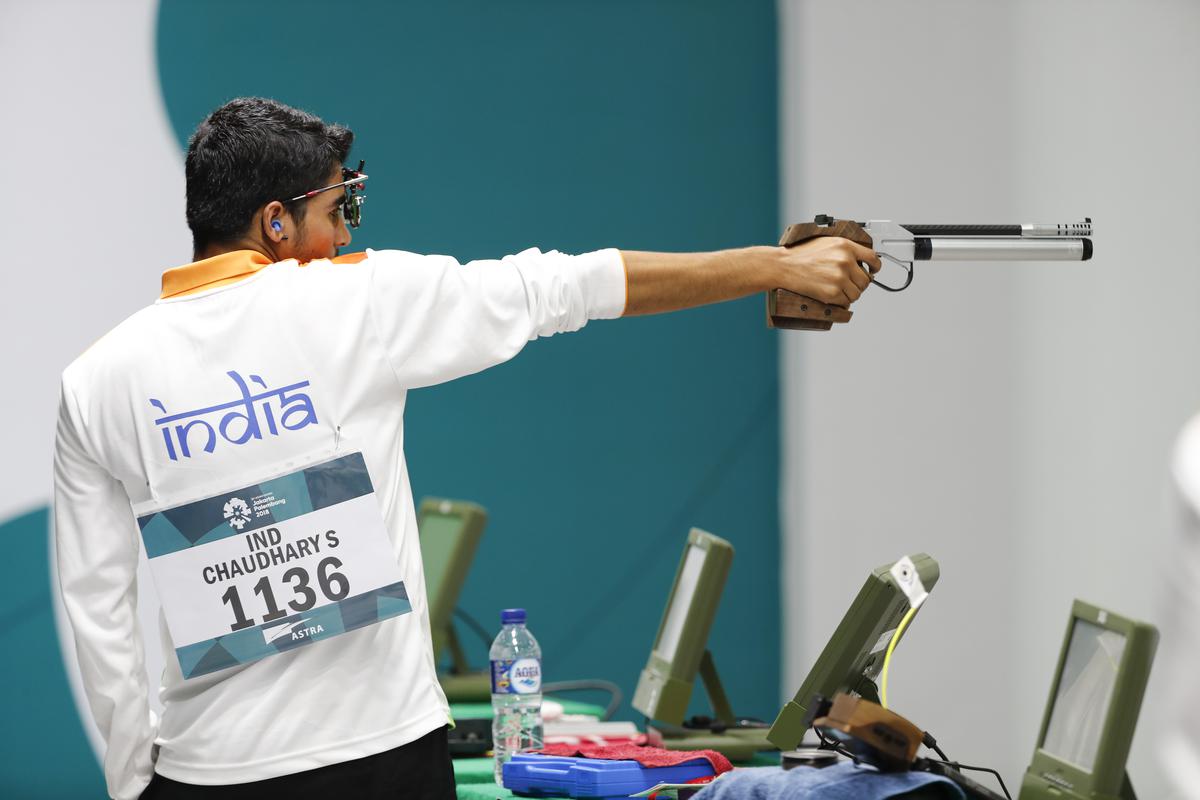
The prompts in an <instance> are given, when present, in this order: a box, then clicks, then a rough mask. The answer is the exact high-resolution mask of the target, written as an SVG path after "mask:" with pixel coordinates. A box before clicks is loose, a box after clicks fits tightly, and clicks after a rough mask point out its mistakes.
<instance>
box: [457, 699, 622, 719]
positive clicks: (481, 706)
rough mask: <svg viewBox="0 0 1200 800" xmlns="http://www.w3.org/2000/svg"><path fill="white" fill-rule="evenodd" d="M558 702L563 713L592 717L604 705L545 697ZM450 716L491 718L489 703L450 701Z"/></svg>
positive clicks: (597, 714) (601, 709)
mask: <svg viewBox="0 0 1200 800" xmlns="http://www.w3.org/2000/svg"><path fill="white" fill-rule="evenodd" d="M546 699H548V700H553V701H554V702H556V703H559V704H560V705H562V707H563V713H564V714H591V715H592V716H593V717H602V716H604V706H597V705H593V704H592V703H580V702H578V701H576V700H564V699H562V698H561V697H552V698H546ZM450 716H452V717H454V718H455V719H491V718H492V704H491V703H451V704H450Z"/></svg>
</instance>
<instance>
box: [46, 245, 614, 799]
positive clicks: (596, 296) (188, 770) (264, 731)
mask: <svg viewBox="0 0 1200 800" xmlns="http://www.w3.org/2000/svg"><path fill="white" fill-rule="evenodd" d="M202 263H203V262H202ZM193 266H194V265H193ZM203 282H204V281H201V283H203ZM625 288H626V287H625V272H624V265H623V263H622V261H621V257H620V254H619V253H618V252H617V251H615V250H602V251H597V252H594V253H588V254H584V255H580V256H568V255H564V254H561V253H557V252H550V253H541V252H539V251H537V250H527V251H525V252H523V253H520V254H518V255H515V256H509V257H506V258H504V259H503V260H501V261H477V262H472V263H469V264H466V265H460V264H459V263H458V262H456V261H455V260H454V259H452V258H449V257H444V256H421V255H416V254H412V253H405V252H400V251H368V252H367V255H366V257H365V259H363V260H361V261H360V262H358V263H353V264H346V263H331V262H328V261H316V262H312V263H310V264H307V265H303V266H301V265H298V264H297V263H296V262H294V261H284V262H280V263H277V264H271V265H269V266H265V267H262V268H261V269H259V270H258V271H256V272H253V273H252V274H250V275H248V276H247V277H245V278H243V279H242V280H238V281H237V282H234V283H226V284H224V285H219V284H218V285H216V287H215V288H210V289H208V290H202V291H199V292H198V293H193V294H185V295H182V296H177V297H170V298H166V299H160V300H159V301H158V302H156V303H154V304H153V305H152V306H149V307H147V308H145V309H143V310H141V311H139V312H138V313H136V314H134V315H133V316H132V317H130V318H129V319H127V320H125V321H124V322H123V323H121V324H120V325H118V326H117V327H116V328H115V329H113V330H112V331H111V332H110V333H108V334H107V335H106V336H105V337H104V338H102V339H101V340H100V341H99V342H97V343H96V344H95V345H93V346H92V347H91V348H90V349H89V350H88V351H87V352H86V353H84V354H83V355H82V356H80V357H79V358H78V359H77V360H76V361H75V362H74V363H72V364H71V365H70V366H69V367H68V368H67V369H66V370H65V371H64V373H63V380H62V396H61V402H60V409H59V421H58V440H57V445H56V451H55V462H54V472H55V510H54V514H55V517H54V519H55V531H56V533H55V535H56V546H57V548H58V566H59V574H60V580H61V584H62V592H63V600H64V603H65V606H66V609H67V613H68V616H69V618H70V620H71V622H72V625H73V627H74V630H75V639H76V646H77V650H78V657H79V661H80V666H81V671H82V676H83V681H84V686H85V689H86V692H87V696H88V700H89V702H90V704H91V708H92V712H93V714H94V715H95V718H96V722H97V724H98V726H99V728H100V732H101V734H102V735H103V737H104V740H105V742H106V743H107V750H106V753H105V756H104V773H105V777H106V779H107V781H108V789H109V792H110V793H111V794H112V795H113V796H114V797H116V798H118V799H119V800H124V799H125V798H135V797H137V796H138V795H139V794H140V793H141V791H142V790H143V789H144V788H145V786H146V784H147V783H148V782H149V780H150V777H151V774H152V772H153V771H154V770H156V769H157V771H158V772H159V773H161V774H162V775H164V776H166V777H168V778H172V779H175V780H179V781H184V782H187V783H195V784H208V785H212V784H225V783H243V782H248V781H255V780H261V779H264V778H271V777H276V776H279V775H283V774H288V773H293V772H297V771H301V770H307V769H313V768H316V767H321V766H325V765H328V764H333V763H338V762H341V761H346V760H349V759H354V758H361V757H363V756H367V755H371V754H374V753H378V752H382V751H384V750H387V749H390V748H393V747H398V746H400V745H403V744H406V743H408V742H410V741H413V740H415V739H417V738H419V737H421V736H423V735H425V734H426V733H428V732H430V731H432V730H434V729H436V728H438V727H441V726H443V725H445V724H447V722H448V718H449V717H448V706H447V703H446V699H445V697H444V695H443V694H442V691H441V688H440V687H439V685H438V682H437V676H436V673H435V667H434V663H433V652H432V645H431V638H430V631H429V620H428V610H427V605H426V597H425V583H424V577H423V575H422V568H421V554H420V551H419V547H418V540H417V527H416V515H415V512H414V507H413V498H412V490H411V488H410V486H409V480H408V471H407V465H406V462H405V458H404V453H403V427H402V422H403V412H404V404H405V396H406V392H407V390H408V389H411V388H416V387H420V386H428V385H431V384H436V383H439V382H443V381H448V380H451V379H454V378H457V377H460V376H463V375H467V374H470V373H473V372H477V371H479V370H482V369H485V368H487V367H489V366H492V365H495V364H499V363H501V362H503V361H506V360H507V359H509V358H511V357H512V356H514V355H515V354H516V353H517V352H518V351H520V349H521V348H522V347H523V346H524V344H525V342H526V341H529V340H531V339H534V338H537V337H538V336H549V335H551V334H554V333H558V332H563V331H571V330H576V329H578V328H580V327H582V326H583V325H584V324H585V323H586V322H587V320H589V319H602V318H613V317H617V316H620V315H621V314H622V313H623V311H624V304H625ZM230 371H233V372H237V373H238V374H239V375H240V376H242V377H243V378H244V379H249V378H247V376H255V377H257V378H258V379H259V381H258V383H256V384H255V385H256V387H257V386H258V385H259V384H260V383H261V384H262V385H265V386H269V387H272V388H276V387H281V386H286V385H288V384H294V383H297V382H299V381H309V382H310V385H309V386H308V387H307V388H306V389H305V391H307V392H308V393H309V394H310V396H311V398H312V402H313V405H314V407H315V412H316V419H317V421H316V423H315V424H309V425H306V426H304V427H301V428H299V429H296V430H288V429H286V428H285V427H280V428H278V431H279V432H278V434H277V435H274V434H270V433H264V434H263V435H262V438H261V439H255V438H251V439H249V441H247V442H245V443H243V444H236V443H232V442H231V441H230V439H231V438H232V439H236V438H237V436H234V435H233V434H232V432H231V435H230V438H226V437H224V436H218V437H217V438H216V440H215V442H213V443H212V447H211V451H210V450H209V449H206V447H205V445H206V444H208V441H207V439H206V436H204V435H202V434H203V431H200V432H196V431H193V432H192V435H190V437H189V443H190V448H189V453H188V454H187V455H185V454H183V453H182V452H180V450H179V444H178V440H176V441H175V450H176V451H175V452H174V453H173V455H174V457H172V453H170V452H169V451H168V447H167V444H166V442H167V439H166V437H164V435H163V430H162V429H161V428H160V427H158V426H156V423H155V420H156V419H160V418H162V417H163V416H164V409H165V410H166V412H167V413H180V412H183V411H186V410H189V409H201V408H209V407H212V406H216V405H220V404H221V403H227V402H229V401H230V400H231V399H236V398H237V391H236V386H235V383H234V382H233V380H231V377H230V376H229V374H228V373H229V372H230ZM151 401H156V403H157V405H155V404H152V402H151ZM168 433H169V432H168ZM351 449H353V450H361V451H362V453H363V455H364V457H365V460H366V464H367V467H368V469H369V471H370V473H371V476H372V478H373V481H374V485H375V491H376V495H377V497H378V499H379V502H380V505H381V511H382V514H383V518H384V521H385V524H386V527H387V530H388V535H389V537H390V538H391V543H392V547H393V550H394V553H395V556H396V559H397V563H398V564H399V567H400V569H401V571H402V573H403V575H404V581H405V584H406V586H407V589H408V594H409V598H410V601H411V603H412V606H413V612H412V613H410V614H405V615H403V616H399V617H394V618H392V619H388V620H385V621H383V622H381V623H378V624H374V625H370V626H368V627H365V628H362V629H359V630H355V631H352V632H349V633H346V634H343V635H340V636H337V637H334V638H331V639H329V640H326V641H320V642H315V643H313V644H312V645H309V646H306V647H302V648H298V649H296V650H294V651H291V652H287V653H282V654H279V655H274V656H270V657H268V658H265V659H262V660H260V661H256V662H254V663H251V664H246V665H242V666H238V667H232V668H229V669H225V670H221V671H218V672H214V673H212V674H209V675H204V676H200V677H197V678H193V679H190V680H184V679H183V678H182V675H181V672H180V669H179V664H178V662H177V660H176V659H175V657H174V644H173V643H172V642H171V640H170V636H169V633H168V631H167V628H166V624H165V621H164V620H163V618H162V616H161V615H160V625H159V627H160V635H161V636H162V640H163V652H164V654H165V656H166V661H167V666H166V669H165V670H164V674H163V677H162V686H161V689H160V692H161V699H162V702H163V714H162V720H161V722H160V721H157V720H155V719H154V718H153V716H152V714H151V712H150V709H149V705H148V698H147V686H146V682H145V680H144V678H143V675H144V672H145V667H144V657H143V648H142V640H141V631H140V630H139V626H138V623H137V616H136V597H137V586H136V571H137V563H138V557H139V556H138V552H139V531H138V526H137V523H136V521H135V518H134V512H133V510H132V509H133V508H137V507H139V506H141V507H146V506H152V505H155V504H158V505H164V504H169V503H170V502H171V501H173V500H178V499H194V498H195V497H197V496H204V495H203V494H202V492H203V490H205V489H211V490H214V491H221V490H222V489H229V488H233V487H237V486H240V485H249V484H250V483H253V482H255V481H256V480H259V479H262V478H264V477H268V476H269V475H271V474H277V473H278V472H279V470H278V469H277V468H278V467H279V465H281V464H285V463H289V462H291V461H294V460H300V459H305V458H309V459H311V457H312V456H314V455H316V454H319V453H322V452H331V453H332V452H338V451H339V450H342V451H345V450H351ZM155 745H156V747H155Z"/></svg>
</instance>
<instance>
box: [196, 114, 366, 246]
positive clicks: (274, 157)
mask: <svg viewBox="0 0 1200 800" xmlns="http://www.w3.org/2000/svg"><path fill="white" fill-rule="evenodd" d="M353 143H354V133H353V132H352V131H351V130H350V129H349V128H345V127H343V126H341V125H332V124H329V123H326V122H325V121H324V120H322V119H320V118H319V117H316V116H314V115H312V114H309V113H308V112H306V111H301V110H299V109H297V108H292V107H291V106H288V105H284V104H283V103H280V102H278V101H276V100H268V99H265V98H262V97H239V98H237V99H235V100H230V101H229V102H228V103H226V104H225V105H223V106H221V107H220V108H218V109H217V110H216V111H214V112H212V113H211V114H209V115H208V118H207V119H205V120H204V121H203V122H201V123H200V126H199V127H198V128H196V132H195V133H193V134H192V138H191V141H189V142H188V151H187V160H186V162H185V167H184V174H185V175H186V177H187V222H188V227H189V228H191V229H192V247H193V249H194V250H195V251H196V253H197V254H199V253H200V251H201V250H203V249H204V248H205V247H207V246H208V245H209V244H212V243H222V242H231V241H234V240H236V239H237V238H238V237H240V236H242V235H243V234H244V233H245V232H246V230H247V228H249V227H250V223H251V218H252V217H253V216H254V212H255V211H257V210H258V209H260V208H262V207H263V206H264V205H266V204H267V203H269V202H271V201H272V200H280V201H284V202H285V204H286V201H287V200H288V199H289V198H292V197H296V196H297V195H301V194H304V193H305V192H308V191H311V190H313V189H318V188H320V187H321V186H323V185H325V183H326V181H327V180H328V179H329V175H330V173H331V172H333V170H334V168H335V167H338V166H341V165H342V164H343V163H344V162H345V160H346V157H347V156H348V155H349V154H350V146H351V145H352V144H353ZM307 206H308V203H303V202H301V203H293V204H290V205H288V210H289V211H290V212H291V213H292V216H293V218H294V219H295V220H296V222H297V224H299V223H300V222H302V221H303V219H304V212H305V208H306V207H307Z"/></svg>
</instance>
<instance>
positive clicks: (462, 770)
mask: <svg viewBox="0 0 1200 800" xmlns="http://www.w3.org/2000/svg"><path fill="white" fill-rule="evenodd" d="M777 766H779V753H759V754H758V755H756V756H755V757H754V758H752V759H751V760H749V761H746V762H738V763H736V764H734V768H737V767H777ZM454 780H455V781H456V782H457V784H458V797H459V800H508V798H510V797H517V796H518V795H514V794H513V793H512V792H510V791H509V790H508V789H505V788H503V787H502V786H497V785H496V781H495V780H494V779H493V777H492V759H490V758H456V759H454Z"/></svg>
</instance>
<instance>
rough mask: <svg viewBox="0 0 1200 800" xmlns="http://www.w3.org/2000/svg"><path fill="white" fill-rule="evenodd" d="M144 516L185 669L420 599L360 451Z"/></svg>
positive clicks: (388, 612)
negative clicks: (409, 585)
mask: <svg viewBox="0 0 1200 800" xmlns="http://www.w3.org/2000/svg"><path fill="white" fill-rule="evenodd" d="M138 526H139V527H140V528H141V532H142V541H143V542H144V543H145V545H146V554H147V555H148V556H149V558H150V569H151V573H152V574H153V575H154V582H155V585H156V586H157V588H158V594H159V598H160V600H161V602H162V607H163V613H164V614H165V615H166V618H167V627H168V629H169V630H170V631H171V638H172V639H173V640H174V642H175V645H176V648H175V654H176V656H177V657H178V658H179V668H180V670H181V671H182V673H183V677H184V678H194V677H196V676H198V675H207V674H208V673H210V672H215V671H217V670H219V669H225V668H226V667H232V666H235V665H238V664H247V663H250V662H252V661H257V660H258V659H260V658H264V657H266V656H270V655H274V654H276V653H282V652H286V651H288V650H293V649H295V648H297V647H305V646H308V645H310V644H312V643H313V642H316V641H320V640H321V639H328V638H329V637H331V636H337V635H338V634H339V633H345V632H346V631H351V630H354V629H356V628H362V627H365V626H367V625H373V624H374V623H376V622H380V621H382V620H385V619H388V618H390V617H395V616H398V615H400V614H407V613H408V612H409V611H411V610H412V606H411V605H410V604H409V602H408V594H407V592H406V591H405V588H404V581H403V580H402V579H401V575H400V568H399V566H397V564H396V558H395V556H394V554H393V552H392V546H391V542H390V541H389V540H388V536H387V530H386V528H385V527H384V523H383V515H382V514H381V512H380V510H379V503H378V501H377V500H376V498H375V489H374V487H373V486H372V484H371V476H370V475H369V474H368V473H367V465H366V462H365V461H364V460H363V456H362V453H351V454H349V455H345V456H342V457H340V458H336V459H333V460H331V461H326V462H324V463H321V464H316V465H314V466H311V467H307V468H305V469H301V470H298V471H296V472H292V473H290V474H288V475H283V476H281V477H278V478H274V479H272V480H268V481H263V482H261V483H258V484H255V485H252V486H247V487H244V488H241V489H236V490H234V491H231V492H223V493H221V494H217V495H213V496H212V497H208V498H205V499H203V500H197V501H195V502H191V503H187V504H185V505H180V506H176V507H174V508H170V509H166V510H163V511H155V512H153V513H149V514H146V515H145V516H140V517H138Z"/></svg>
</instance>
